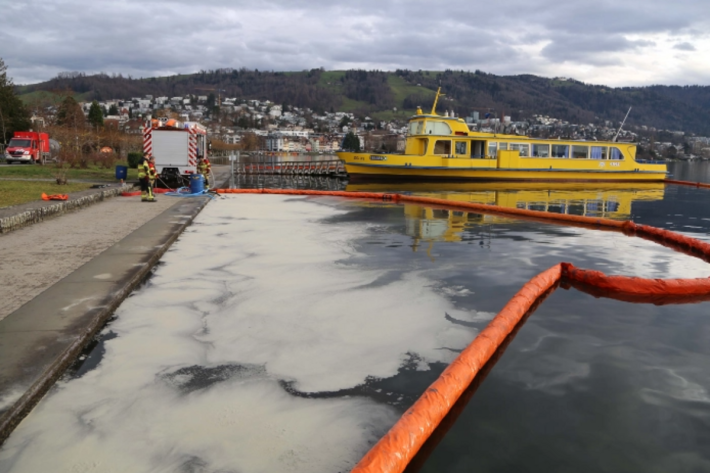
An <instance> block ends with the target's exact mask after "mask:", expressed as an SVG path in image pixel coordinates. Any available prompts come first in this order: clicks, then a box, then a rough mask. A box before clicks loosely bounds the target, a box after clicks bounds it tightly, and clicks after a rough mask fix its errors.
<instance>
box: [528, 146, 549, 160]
mask: <svg viewBox="0 0 710 473" xmlns="http://www.w3.org/2000/svg"><path fill="white" fill-rule="evenodd" d="M532 155H533V157H534V158H549V157H550V145H539V144H534V145H532Z"/></svg>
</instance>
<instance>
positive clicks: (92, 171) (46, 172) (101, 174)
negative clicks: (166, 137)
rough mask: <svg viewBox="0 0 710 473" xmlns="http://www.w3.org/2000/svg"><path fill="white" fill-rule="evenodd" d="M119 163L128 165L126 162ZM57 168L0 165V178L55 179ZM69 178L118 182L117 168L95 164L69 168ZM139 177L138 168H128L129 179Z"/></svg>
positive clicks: (31, 165)
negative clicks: (101, 166) (104, 167)
mask: <svg viewBox="0 0 710 473" xmlns="http://www.w3.org/2000/svg"><path fill="white" fill-rule="evenodd" d="M117 165H119V166H126V163H125V162H123V163H122V162H119V163H118V164H117ZM56 171H57V169H56V168H55V167H54V166H53V165H52V164H47V165H44V166H40V165H37V164H23V165H14V166H0V178H9V179H54V178H55V175H54V173H55V172H56ZM67 179H68V180H69V183H70V184H71V181H72V180H86V181H94V182H97V183H108V182H116V169H115V168H111V169H101V168H99V167H98V166H95V165H89V167H88V168H86V169H68V170H67ZM136 179H138V171H137V170H136V169H128V180H129V181H131V180H136Z"/></svg>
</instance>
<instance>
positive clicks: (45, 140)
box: [5, 131, 49, 164]
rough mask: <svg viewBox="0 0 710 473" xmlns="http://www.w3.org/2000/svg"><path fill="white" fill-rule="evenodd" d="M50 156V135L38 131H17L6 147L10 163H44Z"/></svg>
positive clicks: (6, 159) (6, 157)
mask: <svg viewBox="0 0 710 473" xmlns="http://www.w3.org/2000/svg"><path fill="white" fill-rule="evenodd" d="M48 158H49V135H48V134H47V133H38V132H36V131H16V132H15V134H14V136H13V137H12V139H11V140H10V143H8V145H7V148H6V149H5V161H7V163H8V164H10V163H13V162H18V163H44V162H45V161H46V160H47V159H48Z"/></svg>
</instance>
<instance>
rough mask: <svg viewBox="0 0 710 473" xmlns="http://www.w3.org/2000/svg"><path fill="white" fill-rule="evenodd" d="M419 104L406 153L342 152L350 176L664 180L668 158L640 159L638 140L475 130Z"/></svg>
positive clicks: (410, 128) (412, 123)
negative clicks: (544, 136) (423, 109)
mask: <svg viewBox="0 0 710 473" xmlns="http://www.w3.org/2000/svg"><path fill="white" fill-rule="evenodd" d="M438 98H439V93H438V92H437V95H436V99H435V100H434V106H433V107H432V109H431V113H429V114H423V113H422V112H421V110H418V111H417V114H416V115H414V116H412V118H411V119H410V120H409V129H408V130H409V131H408V134H407V138H406V145H405V150H404V153H403V154H382V153H379V154H378V153H365V152H349V151H341V152H338V153H337V155H338V158H340V160H341V161H343V163H344V164H345V169H346V171H347V173H348V174H349V175H350V176H351V177H352V178H368V177H369V178H373V177H380V178H381V177H389V178H392V177H397V178H400V179H401V178H410V179H414V178H419V179H458V180H462V179H465V180H514V181H515V180H517V181H529V180H546V181H660V180H663V179H665V177H666V164H665V162H664V161H645V160H641V159H636V145H635V144H633V143H620V142H616V141H607V142H603V141H572V140H557V139H554V140H550V139H548V140H544V139H535V138H529V137H527V136H519V135H504V134H500V133H484V132H477V131H471V130H469V128H468V125H467V124H466V123H465V122H464V121H463V120H462V119H460V118H455V117H449V116H441V115H438V114H437V113H436V101H437V100H438Z"/></svg>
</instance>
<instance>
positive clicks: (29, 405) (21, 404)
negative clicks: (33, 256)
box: [0, 173, 229, 446]
mask: <svg viewBox="0 0 710 473" xmlns="http://www.w3.org/2000/svg"><path fill="white" fill-rule="evenodd" d="M220 174H222V173H220ZM220 177H222V179H220V180H219V181H221V180H223V179H224V177H223V175H222V176H220ZM219 181H218V182H219ZM228 182H229V181H228V180H227V181H224V183H223V184H222V186H226V185H227V183H228ZM131 187H132V185H130V186H128V187H126V188H125V189H124V188H123V186H121V188H114V189H111V190H110V191H112V192H111V194H110V195H102V196H101V197H100V200H103V199H104V198H105V197H107V196H113V195H119V194H120V193H121V192H125V191H126V190H129V189H130V188H131ZM104 192H108V191H104ZM94 194H96V193H94ZM100 200H99V199H97V198H94V202H92V203H95V202H99V201H100ZM182 200H184V201H185V202H183V203H180V205H178V206H174V207H172V208H171V209H173V208H175V207H178V208H180V216H181V217H182V219H183V220H182V221H181V222H180V223H174V222H172V223H173V228H172V230H171V231H170V232H169V233H167V234H166V235H165V236H164V237H163V239H162V240H161V241H160V243H159V244H158V245H155V246H154V247H153V248H152V250H151V251H150V253H149V254H148V259H147V260H145V261H143V262H142V264H140V265H137V266H136V267H135V268H134V269H132V270H131V271H130V274H127V275H126V276H125V277H124V278H122V279H120V280H119V281H117V282H115V283H113V285H112V287H113V288H115V289H116V290H114V291H110V292H109V294H108V295H107V296H106V297H105V298H103V299H102V300H101V304H100V305H99V306H97V307H95V308H93V309H91V310H89V311H87V313H86V314H84V315H85V317H86V316H88V317H89V320H88V323H85V324H84V325H83V327H82V329H81V330H80V331H79V333H78V334H76V335H77V337H76V339H75V340H74V341H72V342H71V343H70V344H69V345H68V346H67V347H66V348H63V349H62V350H61V352H60V353H58V354H57V356H56V357H55V358H54V360H53V361H52V362H51V363H49V364H48V365H47V366H46V367H44V368H43V371H42V372H41V374H40V375H39V376H37V379H36V380H35V381H34V382H33V383H32V384H31V385H30V386H29V388H27V389H26V390H25V392H24V393H23V394H22V395H21V396H20V397H19V398H18V399H17V400H16V401H14V403H13V404H12V405H11V406H10V407H9V408H8V409H7V410H5V411H4V412H1V413H0V446H1V445H2V444H3V443H4V442H5V440H7V438H8V437H9V436H10V434H11V433H12V431H13V430H14V429H15V428H16V427H17V425H18V424H19V423H20V422H21V421H22V420H23V419H24V418H25V417H26V416H27V414H29V412H30V411H31V410H32V409H33V408H34V407H35V406H36V405H37V404H38V403H39V402H40V401H41V399H42V398H43V397H44V395H45V394H46V393H47V392H48V391H49V390H50V388H51V387H52V386H53V385H54V384H55V382H56V381H57V380H58V379H59V378H60V377H61V376H62V375H63V374H64V372H65V371H66V369H67V368H68V367H69V366H71V364H72V363H74V361H75V360H76V358H77V357H78V356H79V355H80V354H81V352H82V351H83V350H84V349H85V348H86V346H87V345H89V344H90V343H91V342H92V340H93V339H94V337H95V336H96V334H98V333H99V331H100V330H101V329H102V328H103V327H104V326H105V325H106V323H107V322H108V321H109V320H110V318H111V317H112V316H113V314H114V312H115V311H116V309H117V308H118V307H119V306H120V305H121V303H122V302H123V301H124V300H125V299H126V298H127V297H128V296H129V295H130V294H131V292H132V291H133V290H134V289H135V288H136V287H138V286H139V285H140V284H141V283H142V282H144V281H145V280H146V279H147V278H148V277H149V276H150V274H151V272H152V270H153V268H154V267H155V265H156V264H157V263H158V262H159V261H160V258H161V257H162V256H163V254H165V252H166V251H167V250H168V249H169V248H170V246H172V244H173V243H174V242H175V240H177V239H178V237H179V236H180V235H181V234H182V232H183V231H184V230H185V229H186V228H187V227H188V226H189V225H191V224H192V222H193V221H194V219H195V217H197V215H198V214H199V213H200V211H201V210H202V209H203V208H204V207H205V205H207V203H208V202H209V201H210V200H211V199H210V198H208V197H206V196H205V197H196V198H190V199H182ZM69 202H71V201H69ZM88 205H90V204H88ZM78 208H83V206H81V207H78ZM171 209H168V210H166V211H165V212H163V214H161V215H158V216H157V217H155V218H154V219H152V220H151V221H149V222H147V223H146V224H144V225H143V226H142V227H140V228H139V229H138V230H136V231H135V232H134V233H132V234H130V235H128V236H126V237H125V238H124V239H123V240H121V241H119V242H118V243H116V244H115V245H113V246H112V247H111V248H109V249H108V250H106V251H105V252H104V253H102V254H101V255H99V256H97V258H95V259H98V258H100V257H101V256H102V255H104V254H105V253H108V252H110V251H111V250H112V248H114V247H119V246H120V245H122V244H124V245H125V242H126V241H127V240H129V239H130V238H131V237H132V236H133V235H134V234H137V233H138V232H140V231H141V230H142V229H145V228H146V227H148V226H150V225H151V224H153V225H154V226H155V225H162V226H163V227H165V226H166V225H167V224H166V222H165V221H163V222H157V223H156V221H158V220H159V219H160V218H161V217H163V219H165V214H167V213H169V212H170V211H171ZM186 214H187V215H186ZM31 223H34V222H31ZM92 261H93V260H92ZM91 263H92V262H91V261H90V262H88V263H86V264H85V265H84V266H82V267H81V268H79V269H78V270H77V271H75V273H76V272H79V271H81V270H82V268H85V267H87V266H88V265H90V264H91ZM72 274H74V273H72ZM71 276H72V275H69V276H67V277H66V278H64V279H63V280H62V281H65V280H67V279H68V278H70V277H71ZM62 281H60V282H59V283H57V285H59V284H60V283H62ZM50 289H51V288H50ZM45 292H47V291H45ZM43 295H44V293H42V294H40V295H39V296H37V297H36V298H35V299H38V298H41V297H42V296H43ZM28 304H29V303H28ZM26 305H27V304H26ZM23 307H24V306H23ZM19 310H22V307H21V308H20V309H18V311H19ZM11 315H12V314H11ZM9 317H10V316H8V318H9ZM5 320H7V319H5ZM3 322H4V321H0V324H2V323H3ZM0 335H2V333H0Z"/></svg>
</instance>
